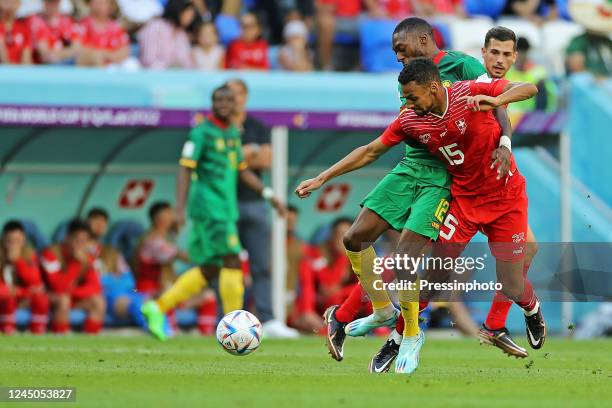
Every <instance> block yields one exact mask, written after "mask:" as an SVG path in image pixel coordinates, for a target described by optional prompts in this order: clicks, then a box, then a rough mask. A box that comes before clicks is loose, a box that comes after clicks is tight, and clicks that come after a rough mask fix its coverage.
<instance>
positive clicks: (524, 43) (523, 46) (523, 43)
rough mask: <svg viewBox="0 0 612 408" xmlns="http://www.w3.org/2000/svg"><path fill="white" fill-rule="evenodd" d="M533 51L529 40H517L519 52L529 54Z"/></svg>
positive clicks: (520, 38)
mask: <svg viewBox="0 0 612 408" xmlns="http://www.w3.org/2000/svg"><path fill="white" fill-rule="evenodd" d="M530 49H531V44H529V40H528V39H526V38H525V37H519V38H518V39H517V40H516V50H517V51H518V52H527V51H529V50H530Z"/></svg>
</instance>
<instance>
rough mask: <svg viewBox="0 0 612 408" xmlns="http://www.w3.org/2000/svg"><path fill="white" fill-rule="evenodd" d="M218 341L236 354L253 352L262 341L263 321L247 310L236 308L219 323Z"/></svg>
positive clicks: (231, 352) (241, 354)
mask: <svg viewBox="0 0 612 408" xmlns="http://www.w3.org/2000/svg"><path fill="white" fill-rule="evenodd" d="M217 341H218V342H219V344H220V345H221V347H223V349H224V350H225V351H227V352H228V353H230V354H232V355H234V356H246V355H247V354H251V353H252V352H254V351H255V350H257V347H259V344H260V343H261V323H260V322H259V319H257V318H256V317H255V316H254V315H253V314H252V313H249V312H247V311H246V310H234V311H233V312H231V313H228V314H226V315H225V316H224V317H223V319H221V321H220V322H219V324H218V325H217Z"/></svg>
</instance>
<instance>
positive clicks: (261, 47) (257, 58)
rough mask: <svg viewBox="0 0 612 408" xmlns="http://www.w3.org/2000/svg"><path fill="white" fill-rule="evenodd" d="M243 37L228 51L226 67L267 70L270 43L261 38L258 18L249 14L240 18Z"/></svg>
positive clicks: (231, 45) (268, 66)
mask: <svg viewBox="0 0 612 408" xmlns="http://www.w3.org/2000/svg"><path fill="white" fill-rule="evenodd" d="M240 27H241V28H242V35H241V36H240V38H239V39H237V40H234V41H233V42H232V43H231V44H230V45H229V47H228V49H227V54H226V60H225V66H226V68H229V69H256V70H267V69H269V68H270V65H269V63H268V43H267V42H266V41H265V40H264V39H263V38H262V36H261V26H260V25H259V21H258V20H257V16H255V14H252V13H247V14H245V15H243V16H242V17H241V18H240Z"/></svg>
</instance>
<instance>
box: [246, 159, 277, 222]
mask: <svg viewBox="0 0 612 408" xmlns="http://www.w3.org/2000/svg"><path fill="white" fill-rule="evenodd" d="M238 177H240V180H241V181H242V182H243V183H244V184H246V185H247V187H248V188H250V189H251V190H253V191H254V192H256V193H257V194H259V195H261V196H262V197H263V198H265V199H266V200H268V201H270V204H271V205H272V207H274V209H275V210H276V212H277V213H278V215H280V216H281V217H284V216H285V214H286V213H287V208H286V207H285V205H284V204H283V203H281V202H280V200H279V199H278V198H276V197H275V196H274V194H273V193H272V189H271V188H270V187H266V186H264V184H263V183H262V182H261V179H260V178H259V177H257V175H256V174H255V173H253V171H251V170H249V169H248V168H245V169H242V170H240V171H239V172H238Z"/></svg>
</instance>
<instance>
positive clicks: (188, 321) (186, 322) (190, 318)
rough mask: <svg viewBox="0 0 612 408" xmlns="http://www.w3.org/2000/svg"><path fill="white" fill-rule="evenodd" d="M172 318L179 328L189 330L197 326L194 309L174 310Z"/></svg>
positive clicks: (196, 315)
mask: <svg viewBox="0 0 612 408" xmlns="http://www.w3.org/2000/svg"><path fill="white" fill-rule="evenodd" d="M174 317H175V319H176V324H177V325H178V326H179V327H183V328H189V327H194V326H195V325H197V324H198V314H197V313H196V311H195V310H194V309H176V312H175V313H174Z"/></svg>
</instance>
